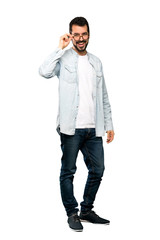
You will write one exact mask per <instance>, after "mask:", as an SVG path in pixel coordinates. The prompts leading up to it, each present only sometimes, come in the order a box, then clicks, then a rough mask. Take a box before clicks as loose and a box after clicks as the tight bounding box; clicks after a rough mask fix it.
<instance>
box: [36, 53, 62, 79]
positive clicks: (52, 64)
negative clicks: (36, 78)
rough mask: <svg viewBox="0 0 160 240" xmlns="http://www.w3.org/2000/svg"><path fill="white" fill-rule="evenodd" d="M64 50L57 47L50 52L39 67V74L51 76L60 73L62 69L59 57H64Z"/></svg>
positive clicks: (46, 76)
mask: <svg viewBox="0 0 160 240" xmlns="http://www.w3.org/2000/svg"><path fill="white" fill-rule="evenodd" d="M63 53H64V50H62V49H60V48H57V49H56V50H55V51H54V52H53V53H52V54H50V55H49V56H48V57H47V59H46V60H45V61H44V63H43V64H42V65H41V66H40V68H39V74H40V75H41V76H42V77H45V78H51V77H54V76H55V75H58V73H59V70H60V64H59V59H60V58H61V57H62V55H63Z"/></svg>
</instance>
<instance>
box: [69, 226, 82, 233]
mask: <svg viewBox="0 0 160 240" xmlns="http://www.w3.org/2000/svg"><path fill="white" fill-rule="evenodd" d="M70 229H71V230H72V231H73V232H83V229H73V228H71V227H70Z"/></svg>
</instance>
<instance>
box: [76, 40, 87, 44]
mask: <svg viewBox="0 0 160 240" xmlns="http://www.w3.org/2000/svg"><path fill="white" fill-rule="evenodd" d="M76 43H78V44H79V43H86V41H85V40H83V41H77V42H76Z"/></svg>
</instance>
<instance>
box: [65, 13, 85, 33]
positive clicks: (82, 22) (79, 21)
mask: <svg viewBox="0 0 160 240" xmlns="http://www.w3.org/2000/svg"><path fill="white" fill-rule="evenodd" d="M72 25H78V26H82V27H83V26H85V25H87V29H88V34H89V24H88V22H87V20H86V19H85V18H84V17H76V18H74V19H72V21H71V22H70V24H69V32H70V33H72Z"/></svg>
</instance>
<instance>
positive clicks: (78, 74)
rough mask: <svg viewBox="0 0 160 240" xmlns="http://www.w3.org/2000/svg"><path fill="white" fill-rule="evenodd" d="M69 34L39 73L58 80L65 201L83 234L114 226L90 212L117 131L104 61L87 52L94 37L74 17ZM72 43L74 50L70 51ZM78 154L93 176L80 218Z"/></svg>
mask: <svg viewBox="0 0 160 240" xmlns="http://www.w3.org/2000/svg"><path fill="white" fill-rule="evenodd" d="M69 30H70V33H69V34H65V35H63V36H62V37H61V38H60V41H59V46H58V48H57V49H56V50H55V51H54V52H53V53H52V54H51V55H50V56H49V57H48V58H47V59H46V61H45V62H44V63H43V64H42V65H41V67H40V69H39V72H40V75H41V76H43V77H45V78H51V77H54V76H55V75H56V76H57V77H58V78H59V111H58V116H57V131H58V133H59V134H60V140H61V149H62V158H61V162H62V167H61V173H60V188H61V197H62V202H63V205H64V207H65V210H66V213H67V216H68V223H69V226H70V228H72V229H74V230H75V231H82V229H83V226H82V224H81V221H89V222H92V223H100V224H109V223H110V222H109V220H106V219H103V218H100V217H99V216H98V215H97V214H96V213H95V212H94V211H92V208H93V203H94V200H95V197H96V193H97V191H98V188H99V185H100V182H101V179H102V176H103V172H104V150H103V140H102V136H104V135H105V132H107V143H110V142H112V140H113V138H114V131H113V124H112V117H111V107H110V103H109V100H108V94H107V90H106V85H105V80H104V76H103V70H102V64H101V61H100V60H99V59H98V58H97V57H96V56H94V55H93V54H91V53H88V52H87V51H86V48H87V45H88V42H89V37H90V31H89V25H88V22H87V20H86V19H85V18H83V17H76V18H74V19H73V20H72V21H71V22H70V24H69ZM71 41H72V43H73V47H72V48H70V49H68V50H66V49H65V48H66V47H67V46H68V45H69V43H70V42H71ZM79 150H80V151H81V152H82V154H83V157H84V161H85V164H86V166H87V168H88V170H89V171H88V179H87V182H86V186H85V190H84V195H83V202H81V212H80V215H79V216H78V208H77V206H78V203H77V201H76V199H75V197H74V193H73V178H74V174H75V172H76V159H77V155H78V152H79Z"/></svg>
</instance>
